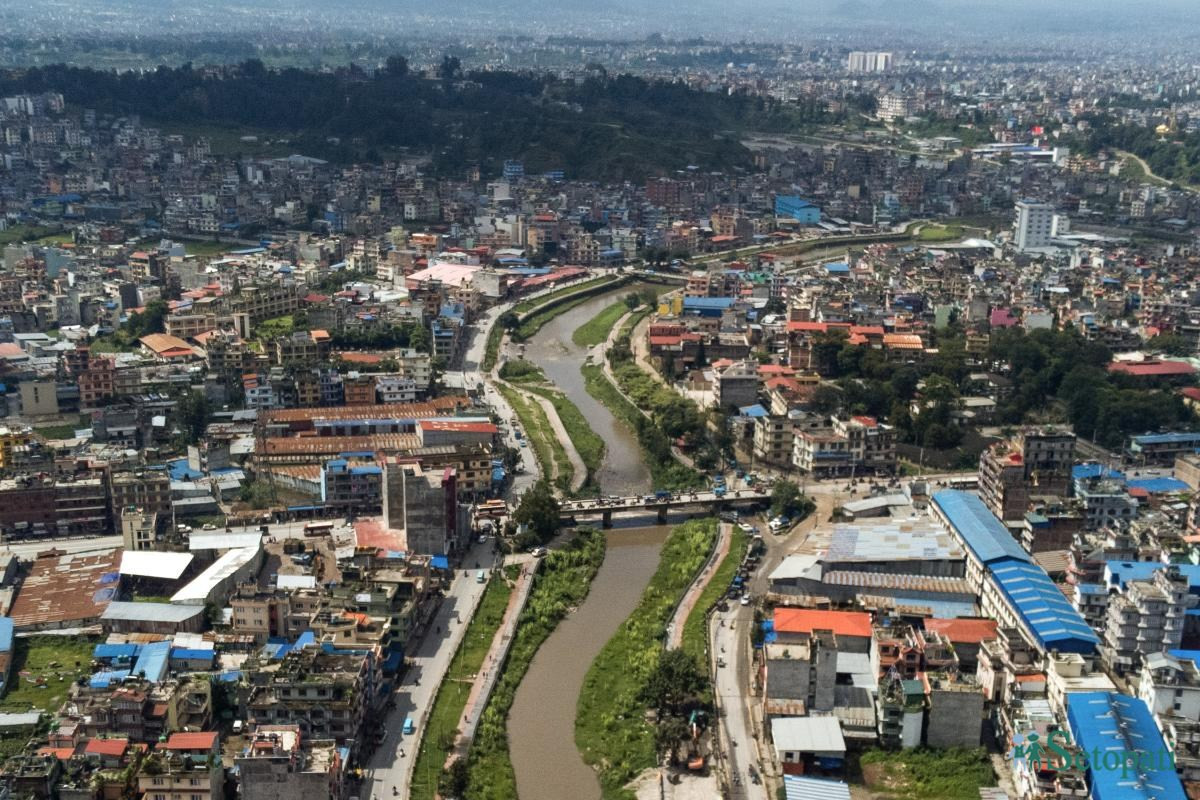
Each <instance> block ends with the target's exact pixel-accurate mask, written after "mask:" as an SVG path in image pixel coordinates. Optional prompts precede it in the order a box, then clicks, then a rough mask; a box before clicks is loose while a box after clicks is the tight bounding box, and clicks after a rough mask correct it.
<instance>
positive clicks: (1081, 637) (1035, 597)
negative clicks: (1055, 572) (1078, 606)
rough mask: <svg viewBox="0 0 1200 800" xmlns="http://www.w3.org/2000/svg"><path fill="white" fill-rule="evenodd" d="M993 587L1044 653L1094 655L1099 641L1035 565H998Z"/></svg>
mask: <svg viewBox="0 0 1200 800" xmlns="http://www.w3.org/2000/svg"><path fill="white" fill-rule="evenodd" d="M990 570H991V579H992V581H993V584H994V585H995V586H996V587H997V588H998V589H999V590H1000V593H1001V594H1002V595H1003V596H1004V597H1005V599H1006V601H1007V605H1008V606H1009V608H1011V609H1012V610H1013V611H1014V612H1015V613H1016V615H1017V617H1018V618H1019V621H1020V622H1021V627H1023V628H1024V629H1025V630H1026V631H1027V632H1028V633H1029V634H1030V635H1031V636H1032V638H1033V640H1034V642H1035V643H1036V644H1037V645H1038V646H1039V647H1040V648H1041V649H1042V650H1043V651H1048V650H1058V651H1060V652H1063V653H1084V654H1086V653H1093V652H1095V650H1096V647H1097V645H1099V644H1100V638H1099V637H1098V636H1096V632H1095V631H1093V630H1092V628H1091V626H1090V625H1088V624H1087V622H1085V621H1084V619H1083V617H1082V616H1081V615H1080V614H1079V612H1078V611H1076V610H1075V608H1074V607H1073V606H1072V605H1071V604H1070V603H1069V602H1067V598H1066V597H1065V596H1064V595H1063V593H1062V590H1060V589H1059V588H1058V587H1057V586H1055V585H1054V581H1052V580H1050V576H1049V575H1047V574H1046V571H1045V570H1043V569H1042V568H1041V567H1039V566H1038V565H1036V564H1030V563H1027V562H1021V561H1006V562H998V563H995V564H993V565H991V567H990Z"/></svg>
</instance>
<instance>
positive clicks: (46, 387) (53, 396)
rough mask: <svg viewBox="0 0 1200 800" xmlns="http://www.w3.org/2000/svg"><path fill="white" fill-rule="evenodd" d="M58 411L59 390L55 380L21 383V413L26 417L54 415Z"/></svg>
mask: <svg viewBox="0 0 1200 800" xmlns="http://www.w3.org/2000/svg"><path fill="white" fill-rule="evenodd" d="M57 413H58V390H57V385H56V384H55V382H54V381H23V382H22V383H21V414H22V415H24V416H26V417H42V416H53V415H55V414H57Z"/></svg>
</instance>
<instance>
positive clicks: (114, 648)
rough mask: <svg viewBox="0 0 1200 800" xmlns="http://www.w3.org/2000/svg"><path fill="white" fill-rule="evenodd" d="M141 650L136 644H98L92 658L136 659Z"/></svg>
mask: <svg viewBox="0 0 1200 800" xmlns="http://www.w3.org/2000/svg"><path fill="white" fill-rule="evenodd" d="M140 649H141V648H139V647H138V646H137V645H136V644H98V645H96V649H94V650H92V658H95V659H102V658H117V659H120V658H134V657H135V656H136V655H137V654H138V650H140Z"/></svg>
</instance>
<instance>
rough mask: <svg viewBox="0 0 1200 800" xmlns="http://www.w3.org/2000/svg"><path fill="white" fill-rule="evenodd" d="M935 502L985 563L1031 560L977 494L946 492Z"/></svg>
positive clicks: (968, 545)
mask: <svg viewBox="0 0 1200 800" xmlns="http://www.w3.org/2000/svg"><path fill="white" fill-rule="evenodd" d="M933 502H934V504H935V505H936V506H937V507H938V508H939V509H940V510H941V512H942V514H944V515H945V517H946V519H947V520H949V521H950V525H951V526H952V527H953V528H954V531H955V533H957V534H958V536H959V538H961V539H962V540H963V542H965V543H966V545H967V547H968V548H969V549H970V550H971V552H972V553H974V554H975V556H976V558H978V559H979V560H980V561H982V562H983V563H984V564H987V563H989V562H992V561H999V560H1000V559H1003V558H1011V559H1015V560H1017V561H1030V560H1031V559H1030V558H1029V554H1028V553H1026V552H1025V551H1024V550H1023V549H1021V545H1019V544H1017V540H1016V539H1014V538H1013V537H1012V534H1010V533H1009V532H1008V528H1005V527H1004V523H1002V522H1001V521H1000V520H998V519H996V515H995V514H993V513H992V512H991V511H989V510H988V507H987V506H985V505H984V504H983V501H982V500H980V499H979V497H978V496H977V495H974V494H971V493H970V492H961V491H958V490H957V489H946V490H944V491H941V492H938V493H937V494H935V495H934V496H933Z"/></svg>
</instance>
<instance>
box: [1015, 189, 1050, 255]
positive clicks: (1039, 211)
mask: <svg viewBox="0 0 1200 800" xmlns="http://www.w3.org/2000/svg"><path fill="white" fill-rule="evenodd" d="M1015 211H1016V218H1015V219H1014V220H1013V244H1014V245H1016V248H1017V250H1018V251H1019V252H1022V253H1024V252H1027V251H1029V250H1040V249H1043V248H1046V247H1049V246H1050V240H1051V238H1052V237H1053V235H1054V206H1052V205H1050V204H1049V203H1036V202H1034V201H1032V200H1018V201H1017V204H1016V206H1015Z"/></svg>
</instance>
